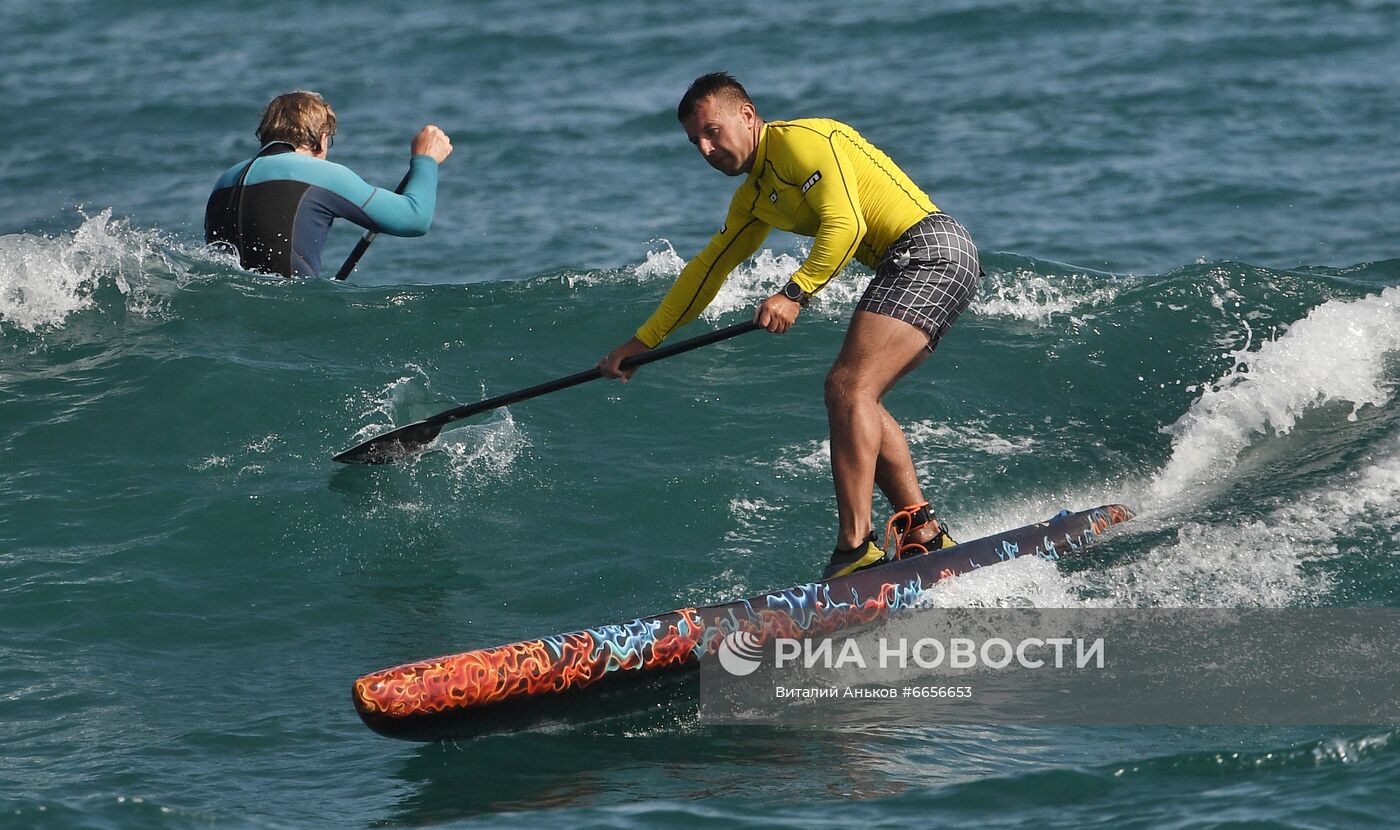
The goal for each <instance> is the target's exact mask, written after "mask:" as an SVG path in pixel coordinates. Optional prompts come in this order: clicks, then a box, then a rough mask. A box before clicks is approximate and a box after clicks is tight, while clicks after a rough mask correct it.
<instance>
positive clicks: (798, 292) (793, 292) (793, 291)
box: [783, 280, 812, 305]
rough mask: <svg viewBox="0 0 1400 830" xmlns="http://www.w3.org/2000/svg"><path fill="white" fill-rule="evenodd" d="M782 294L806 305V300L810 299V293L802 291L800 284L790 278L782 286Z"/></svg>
mask: <svg viewBox="0 0 1400 830" xmlns="http://www.w3.org/2000/svg"><path fill="white" fill-rule="evenodd" d="M783 296H784V297H787V298H788V299H789V300H792V301H793V302H794V303H801V304H802V305H806V304H807V301H808V300H810V299H812V295H811V294H808V293H807V292H806V291H803V290H802V286H800V285H798V284H797V283H795V282H793V281H792V280H788V281H787V285H784V286H783Z"/></svg>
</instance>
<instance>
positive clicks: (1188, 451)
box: [1140, 287, 1400, 506]
mask: <svg viewBox="0 0 1400 830" xmlns="http://www.w3.org/2000/svg"><path fill="white" fill-rule="evenodd" d="M1396 351H1400V287H1391V288H1387V289H1385V290H1384V291H1382V292H1381V293H1380V294H1378V295H1372V296H1369V297H1366V298H1364V299H1360V300H1353V301H1341V300H1333V301H1330V302H1326V303H1323V304H1322V305H1320V306H1317V307H1316V308H1314V309H1312V311H1310V312H1309V313H1308V315H1307V316H1306V317H1304V318H1303V319H1302V320H1299V321H1297V322H1296V323H1294V324H1293V325H1292V326H1290V327H1289V329H1288V331H1287V332H1285V333H1284V334H1282V335H1280V336H1278V337H1277V338H1276V339H1273V340H1268V341H1266V342H1264V343H1263V344H1262V345H1261V346H1260V348H1259V349H1258V350H1257V351H1253V352H1251V351H1248V346H1247V345H1246V347H1245V348H1244V349H1241V350H1239V351H1237V352H1235V353H1234V355H1233V357H1234V359H1235V366H1234V368H1232V369H1231V370H1230V371H1228V372H1226V373H1225V374H1224V375H1223V376H1222V377H1221V378H1220V379H1219V380H1217V381H1216V382H1215V383H1214V384H1212V385H1211V386H1210V387H1209V388H1208V389H1206V391H1205V392H1203V393H1202V394H1201V396H1200V398H1198V399H1197V400H1196V401H1195V402H1194V403H1193V404H1192V405H1191V407H1190V409H1189V410H1187V412H1186V413H1185V414H1184V415H1182V416H1181V417H1180V418H1178V419H1177V420H1176V422H1175V423H1173V424H1171V425H1170V426H1168V427H1165V428H1164V429H1163V432H1165V433H1166V434H1168V435H1170V436H1171V437H1172V454H1171V458H1170V459H1169V460H1168V462H1167V464H1166V466H1165V467H1163V469H1162V470H1161V471H1160V472H1158V473H1157V475H1156V476H1155V477H1153V479H1152V480H1151V481H1150V482H1148V484H1147V485H1146V487H1145V490H1144V492H1143V493H1141V494H1140V497H1141V499H1140V500H1141V501H1142V502H1144V503H1151V504H1154V505H1164V506H1165V505H1171V504H1173V503H1177V502H1180V501H1181V500H1183V499H1184V498H1186V497H1188V496H1192V497H1195V498H1199V497H1200V496H1201V495H1203V494H1208V493H1210V492H1213V491H1214V490H1215V488H1216V487H1218V486H1220V484H1221V483H1222V482H1225V481H1227V480H1228V475H1227V474H1228V473H1229V471H1230V470H1231V469H1232V468H1233V467H1234V466H1235V465H1236V463H1237V462H1238V461H1239V458H1240V456H1241V454H1242V453H1243V452H1244V451H1245V449H1246V448H1248V447H1249V446H1250V444H1251V443H1252V442H1253V441H1255V440H1256V439H1257V438H1259V437H1262V436H1266V435H1268V434H1270V432H1272V433H1275V434H1283V433H1287V432H1289V431H1290V430H1292V428H1293V426H1294V425H1295V424H1296V423H1297V420H1298V418H1299V417H1301V416H1302V415H1303V414H1304V413H1306V412H1307V411H1308V410H1310V409H1314V408H1317V407H1319V406H1322V405H1324V404H1327V403H1331V402H1344V403H1349V404H1351V406H1352V412H1351V415H1350V416H1349V417H1350V418H1352V419H1355V417H1356V412H1357V411H1358V410H1359V409H1360V408H1361V407H1363V406H1366V405H1371V406H1384V405H1385V404H1386V403H1387V402H1388V401H1389V400H1390V395H1391V389H1390V388H1389V385H1388V382H1387V379H1386V376H1385V368H1386V361H1385V360H1384V358H1385V357H1386V356H1387V355H1389V354H1392V353H1394V352H1396Z"/></svg>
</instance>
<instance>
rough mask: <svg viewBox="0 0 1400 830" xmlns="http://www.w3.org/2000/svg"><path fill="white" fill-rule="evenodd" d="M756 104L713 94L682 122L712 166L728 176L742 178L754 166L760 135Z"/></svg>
mask: <svg viewBox="0 0 1400 830" xmlns="http://www.w3.org/2000/svg"><path fill="white" fill-rule="evenodd" d="M757 123H758V114H757V113H756V112H755V111H754V108H753V104H750V103H748V102H747V101H736V100H734V99H733V98H730V97H728V96H726V95H711V96H710V97H708V98H704V99H702V100H701V101H700V102H699V103H697V104H696V105H695V112H693V113H691V114H690V117H689V118H687V119H686V120H685V121H683V122H681V126H683V127H685V134H686V135H687V136H688V137H689V138H690V143H691V144H694V145H695V147H696V149H698V150H699V151H700V155H702V156H704V157H705V161H707V162H709V163H710V166H711V167H713V168H715V169H716V170H718V171H719V172H721V173H723V174H724V175H726V176H742V175H743V174H745V173H747V172H749V168H750V167H751V166H752V165H753V155H754V151H755V150H757V149H758V136H757V135H756V130H755V129H754V126H755V125H756V124H757Z"/></svg>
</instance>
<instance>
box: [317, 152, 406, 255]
mask: <svg viewBox="0 0 1400 830" xmlns="http://www.w3.org/2000/svg"><path fill="white" fill-rule="evenodd" d="M412 175H413V171H411V170H410V171H409V172H407V173H405V174H403V181H401V182H399V186H398V187H396V188H394V192H395V193H397V194H399V195H401V196H402V195H403V191H404V188H406V187H408V178H409V177H410V176H412ZM377 236H379V234H378V233H377V232H376V231H368V232H366V233H365V235H364V236H362V237H360V241H359V242H356V243H355V249H354V250H353V251H351V252H350V256H348V257H346V258H345V264H344V265H342V266H340V270H339V271H336V272H335V278H336V279H338V280H343V279H345V278H347V277H349V276H350V272H351V271H353V270H355V266H356V265H359V264H360V257H362V256H364V255H365V251H368V250H369V245H370V243H371V242H373V241H374V238H375V237H377Z"/></svg>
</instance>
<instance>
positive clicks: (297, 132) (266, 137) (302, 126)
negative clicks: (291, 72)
mask: <svg viewBox="0 0 1400 830" xmlns="http://www.w3.org/2000/svg"><path fill="white" fill-rule="evenodd" d="M322 135H335V110H333V109H331V105H330V104H327V103H326V99H325V98H322V97H321V96H320V94H319V93H316V92H306V91H305V90H300V89H299V90H296V91H295V92H287V93H284V94H282V95H278V96H277V97H276V98H273V99H272V102H271V103H269V104H268V105H267V109H265V110H263V117H262V123H261V124H259V125H258V141H260V142H262V143H263V145H267V144H268V143H270V142H273V141H285V142H287V143H288V144H291V145H292V146H293V147H310V148H311V149H312V151H313V152H317V153H319V152H321V136H322Z"/></svg>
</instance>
